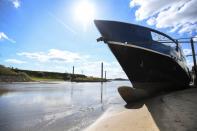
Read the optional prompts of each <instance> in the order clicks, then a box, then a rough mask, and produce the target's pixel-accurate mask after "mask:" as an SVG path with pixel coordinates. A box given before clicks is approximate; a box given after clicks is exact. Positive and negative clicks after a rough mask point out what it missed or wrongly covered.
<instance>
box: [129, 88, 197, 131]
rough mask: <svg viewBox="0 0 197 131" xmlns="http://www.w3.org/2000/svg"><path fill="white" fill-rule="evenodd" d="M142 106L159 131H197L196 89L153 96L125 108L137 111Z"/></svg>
mask: <svg viewBox="0 0 197 131" xmlns="http://www.w3.org/2000/svg"><path fill="white" fill-rule="evenodd" d="M144 105H145V106H146V107H147V109H148V111H149V112H150V114H151V116H152V118H153V120H154V122H155V124H156V125H157V127H158V128H159V130H160V131H196V130H197V124H196V123H197V113H196V112H197V88H191V89H185V90H181V91H173V92H170V93H169V92H168V93H165V94H160V95H155V96H153V97H149V98H148V99H142V100H138V101H136V102H132V103H130V104H127V105H125V107H126V108H127V109H139V108H142V107H143V106H144Z"/></svg>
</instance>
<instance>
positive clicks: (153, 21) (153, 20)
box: [146, 17, 156, 25]
mask: <svg viewBox="0 0 197 131" xmlns="http://www.w3.org/2000/svg"><path fill="white" fill-rule="evenodd" d="M146 23H147V24H148V25H155V24H156V19H155V17H152V18H150V19H148V20H147V21H146Z"/></svg>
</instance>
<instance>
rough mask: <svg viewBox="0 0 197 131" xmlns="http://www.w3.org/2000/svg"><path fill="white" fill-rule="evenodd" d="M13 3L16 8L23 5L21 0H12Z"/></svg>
mask: <svg viewBox="0 0 197 131" xmlns="http://www.w3.org/2000/svg"><path fill="white" fill-rule="evenodd" d="M12 4H13V5H14V7H15V8H19V7H20V6H21V2H20V1H19V0H12Z"/></svg>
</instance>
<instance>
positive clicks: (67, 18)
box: [0, 0, 197, 78]
mask: <svg viewBox="0 0 197 131" xmlns="http://www.w3.org/2000/svg"><path fill="white" fill-rule="evenodd" d="M84 1H85V3H88V4H89V5H91V7H92V8H93V11H94V14H93V16H92V17H93V18H94V19H106V20H116V21H123V22H128V23H134V24H139V25H143V26H148V27H151V28H155V29H157V30H160V31H162V32H164V33H167V34H168V35H170V36H172V37H175V38H180V37H189V36H197V7H196V8H195V6H196V5H197V0H191V1H190V2H186V1H184V2H176V3H175V2H174V1H169V0H161V1H160V2H158V1H156V0H152V1H148V0H147V1H142V0H138V1H137V0H133V1H131V0H58V1H54V0H42V1H41V0H28V1H25V0H0V50H1V51H0V64H3V65H6V66H13V67H17V68H21V69H30V70H45V71H57V72H71V71H72V66H73V65H75V67H76V73H83V74H85V75H92V76H100V63H101V61H103V62H104V67H105V70H107V72H108V74H109V75H108V77H109V78H114V77H126V76H125V74H124V72H123V71H122V69H121V67H120V66H119V64H118V63H117V61H116V59H115V58H114V56H113V55H112V53H111V52H110V51H109V49H108V48H107V46H106V45H105V44H102V43H97V42H96V39H97V38H98V37H100V34H99V32H98V31H97V29H96V27H95V26H94V24H93V22H92V21H88V22H86V23H85V24H86V25H85V26H84V20H82V17H86V16H85V15H84V14H83V13H82V14H80V13H78V14H76V10H79V9H83V8H80V7H81V6H82V5H83V4H82V3H84ZM175 1H176V0H175ZM192 2H193V3H192ZM150 6H151V8H150ZM76 8H78V9H76ZM81 12H84V11H81ZM79 15H82V16H79ZM83 15H84V16H83ZM87 17H89V16H87ZM93 18H92V19H93ZM84 19H88V18H84ZM183 48H184V49H185V52H186V53H191V51H190V50H189V49H190V47H189V46H188V45H184V46H183ZM188 64H189V65H190V66H191V64H192V60H191V58H189V59H188Z"/></svg>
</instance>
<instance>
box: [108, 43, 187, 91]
mask: <svg viewBox="0 0 197 131" xmlns="http://www.w3.org/2000/svg"><path fill="white" fill-rule="evenodd" d="M108 46H109V48H110V49H111V51H112V52H113V54H114V55H115V57H116V58H117V60H118V62H119V63H120V65H121V67H122V69H123V70H124V72H125V73H126V74H127V76H128V78H129V80H130V81H131V83H132V85H133V87H134V88H139V89H146V90H149V91H158V90H173V89H174V90H176V89H181V88H185V87H187V86H188V85H189V78H188V76H187V74H186V73H185V71H184V70H183V69H182V68H181V66H179V64H177V62H176V61H174V60H173V59H172V58H170V57H168V56H166V55H162V54H157V53H155V52H151V51H147V50H144V49H140V48H135V47H128V46H123V45H118V44H108Z"/></svg>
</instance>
